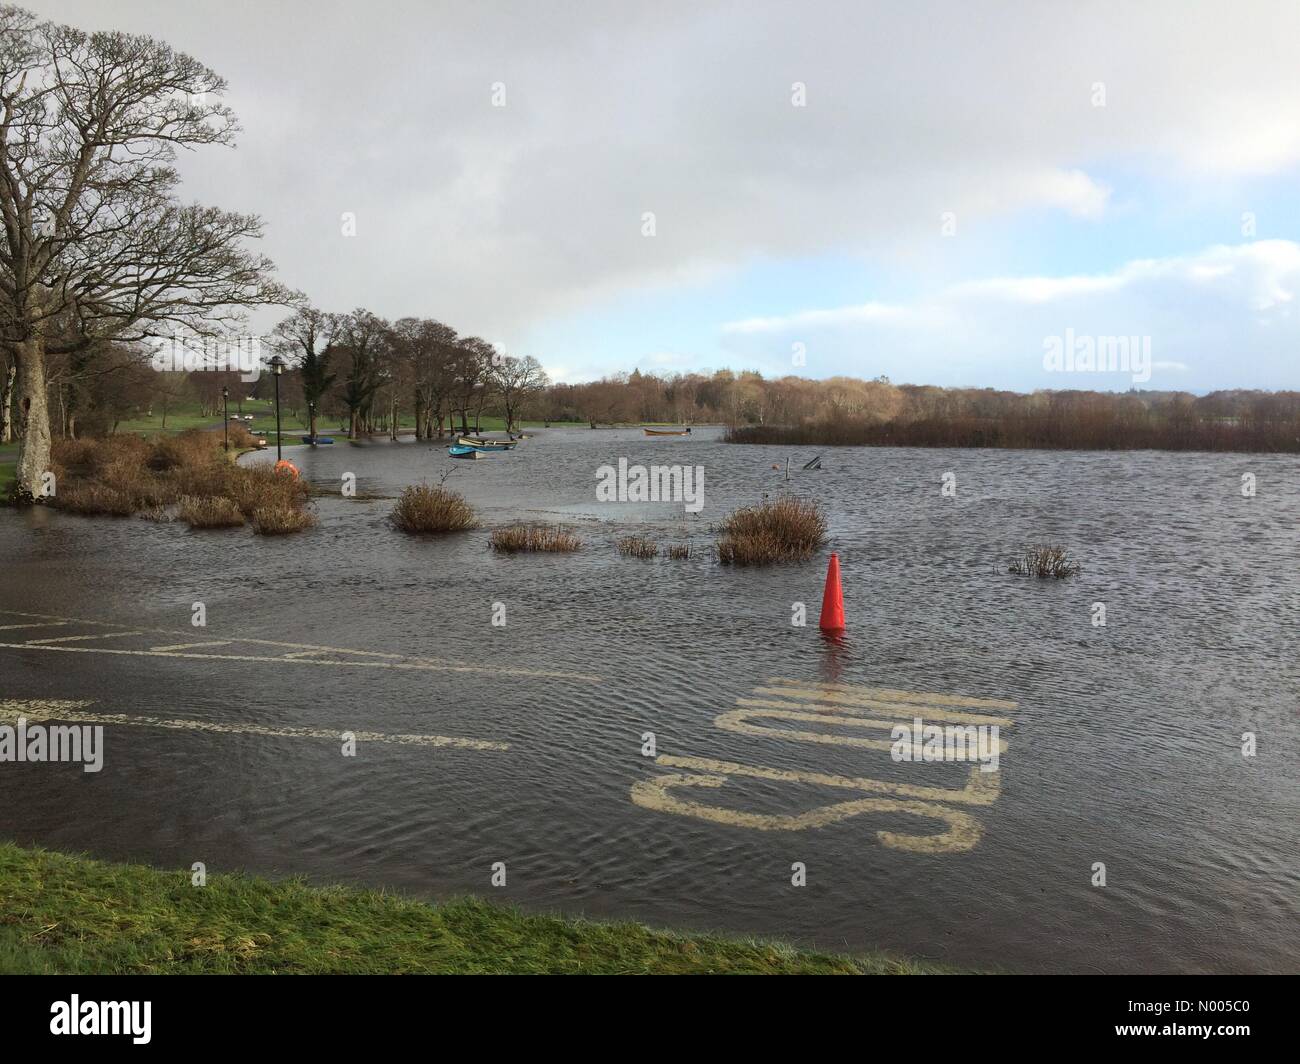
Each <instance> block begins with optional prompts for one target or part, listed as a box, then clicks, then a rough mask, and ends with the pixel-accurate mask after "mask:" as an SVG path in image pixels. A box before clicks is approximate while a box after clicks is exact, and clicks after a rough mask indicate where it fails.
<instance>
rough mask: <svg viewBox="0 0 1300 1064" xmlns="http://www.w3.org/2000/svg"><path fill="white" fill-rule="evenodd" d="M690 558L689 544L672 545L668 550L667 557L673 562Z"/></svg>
mask: <svg viewBox="0 0 1300 1064" xmlns="http://www.w3.org/2000/svg"><path fill="white" fill-rule="evenodd" d="M690 556H691V545H690V544H689V543H674V544H672V545H671V546H670V547H669V548H668V557H670V558H672V559H673V560H674V561H685V560H686V559H687V558H689V557H690Z"/></svg>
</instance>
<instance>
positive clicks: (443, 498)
mask: <svg viewBox="0 0 1300 1064" xmlns="http://www.w3.org/2000/svg"><path fill="white" fill-rule="evenodd" d="M285 479H288V478H285ZM389 520H390V521H391V522H392V523H393V527H394V528H397V529H399V530H400V531H402V532H411V533H426V532H427V533H443V532H464V531H466V530H467V529H471V528H476V527H477V526H478V519H477V518H476V517H475V515H474V510H473V508H472V507H471V506H470V504H469V503H467V502H466V501H465V500H464V499H463V498H462V497H461V496H459V495H457V494H456V493H455V492H454V491H448V490H447V489H446V488H443V487H437V488H433V487H430V486H429V485H428V484H413V485H411V486H410V487H409V488H406V489H404V490H403V491H402V495H401V498H399V499H398V500H397V505H396V506H394V507H393V512H392V513H391V514H390V515H389Z"/></svg>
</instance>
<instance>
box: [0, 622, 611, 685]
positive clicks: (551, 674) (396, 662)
mask: <svg viewBox="0 0 1300 1064" xmlns="http://www.w3.org/2000/svg"><path fill="white" fill-rule="evenodd" d="M0 615H8V616H11V617H30V618H35V619H39V620H44V621H47V622H54V621H57V622H60V623H62V624H69V623H71V624H86V625H92V626H95V627H101V628H125V627H126V626H125V625H119V624H117V623H115V622H113V621H94V620H86V619H84V618H77V617H61V616H59V615H57V614H48V613H24V612H21V611H19V610H0ZM146 632H148V633H152V634H160V635H188V634H190V633H188V632H181V631H176V630H175V629H168V628H142V629H138V633H139V634H143V633H146ZM221 642H223V643H248V644H250V645H253V646H264V647H275V648H277V649H283V650H286V651H313V652H316V653H324V654H349V655H352V656H354V657H361V658H375V659H383V660H378V661H317V660H313V659H311V658H307V657H298V656H289V655H269V654H268V655H235V654H184V653H172V652H170V651H169V652H165V653H164V652H160V651H158V650H157V649H154V650H113V649H109V648H106V647H104V648H101V647H62V646H48V645H41V646H30V645H28V644H26V643H0V648H9V649H21V648H23V647H27V649H29V650H67V651H80V652H83V653H95V654H132V655H137V656H142V657H171V658H209V659H214V660H218V661H278V662H283V663H288V664H300V665H338V666H355V667H380V668H382V667H388V668H396V669H417V670H426V671H437V672H470V673H492V674H494V675H504V676H528V677H534V678H539V679H553V680H573V681H576V682H579V683H600V682H601V678H600V677H599V676H595V675H592V674H588V673H577V672H563V671H558V670H551V669H524V668H511V667H509V666H482V665H467V664H465V663H463V662H457V661H446V660H442V659H437V658H424V657H418V656H415V655H405V654H391V653H386V652H384V651H379V650H352V649H349V648H347V647H331V646H320V645H316V644H312V643H287V642H282V641H279V640H272V639H254V638H248V637H242V636H236V637H234V638H232V639H228V640H222V641H221Z"/></svg>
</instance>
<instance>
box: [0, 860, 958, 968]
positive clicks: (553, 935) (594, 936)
mask: <svg viewBox="0 0 1300 1064" xmlns="http://www.w3.org/2000/svg"><path fill="white" fill-rule="evenodd" d="M941 970H942V969H938V968H935V967H933V966H929V965H921V964H917V963H913V962H910V961H904V960H899V959H897V958H893V957H889V956H885V955H883V954H877V955H871V956H867V957H840V956H833V955H828V954H820V953H810V952H804V951H802V950H796V949H793V948H791V947H789V946H784V945H780V944H777V943H771V942H756V941H740V940H734V939H726V938H719V937H716V936H712V935H678V934H674V933H670V932H664V931H653V930H651V929H649V928H646V927H643V926H642V925H640V924H630V923H622V924H603V923H591V922H588V921H585V920H568V919H561V918H559V917H553V916H527V915H524V914H523V913H520V912H518V911H516V910H514V909H510V908H505V907H503V906H498V905H492V904H489V903H487V902H484V901H480V900H477V899H468V898H467V899H461V900H457V901H453V902H449V903H447V904H444V905H428V904H425V903H424V902H419V901H412V900H407V899H403V898H399V897H394V896H393V895H391V894H381V893H378V892H375V891H364V890H354V889H351V888H346V887H328V888H316V887H308V886H306V885H304V884H303V883H301V882H299V881H297V880H290V881H286V882H271V881H269V880H265V879H259V878H254V877H248V876H242V875H209V876H208V880H207V885H206V886H203V887H195V886H192V885H191V883H190V873H189V872H162V871H158V870H157V869H153V868H147V867H144V866H141V865H127V864H109V863H107V862H103V861H95V860H91V859H89V858H86V857H78V856H70V855H67V854H60V853H53V852H50V851H48V850H41V849H32V848H27V847H22V846H16V845H14V844H13V843H0V972H3V973H6V974H72V975H79V974H163V973H166V974H185V973H192V974H198V973H207V974H223V973H224V974H235V973H238V974H275V973H285V974H288V973H300V974H302V973H356V974H396V973H446V974H488V973H520V974H524V973H554V974H593V975H598V974H606V975H614V974H664V975H667V974H687V973H717V974H727V973H735V974H742V973H749V974H773V975H792V974H846V975H853V974H862V975H871V974H880V975H886V974H890V975H894V974H896V975H907V974H911V975H920V974H927V973H937V972H939V971H941Z"/></svg>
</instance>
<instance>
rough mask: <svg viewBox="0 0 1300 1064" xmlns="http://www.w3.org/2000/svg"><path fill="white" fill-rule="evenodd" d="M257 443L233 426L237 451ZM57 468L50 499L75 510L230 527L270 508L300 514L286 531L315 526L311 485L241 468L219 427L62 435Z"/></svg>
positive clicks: (264, 469) (284, 520) (284, 522)
mask: <svg viewBox="0 0 1300 1064" xmlns="http://www.w3.org/2000/svg"><path fill="white" fill-rule="evenodd" d="M251 443H252V437H251V436H250V435H249V433H248V431H247V430H246V429H244V428H243V427H242V426H238V425H232V426H231V429H230V444H231V453H232V454H233V453H234V451H235V450H237V449H244V448H245V447H246V446H248V445H251ZM51 467H52V470H53V472H54V474H55V477H56V490H55V494H54V496H53V497H52V498H51V499H50V500H49V503H50V505H51V506H54V507H57V508H59V509H62V510H67V511H69V512H71V513H79V514H101V515H107V516H114V517H125V516H129V515H131V514H140V515H141V516H144V517H147V518H149V519H151V520H166V519H167V517H168V515H169V512H170V511H171V510H173V509H175V510H176V511H177V516H179V518H180V519H181V520H183V521H185V522H186V523H188V524H189V525H190V526H191V527H192V528H230V527H236V526H238V525H242V524H243V523H244V519H245V518H252V517H253V515H254V513H255V512H256V511H257V510H259V509H267V510H273V511H283V512H284V513H287V512H290V511H292V512H294V513H297V514H298V515H299V516H298V517H296V518H291V517H287V516H281V517H279V518H278V519H277V520H275V521H274V522H273V523H274V524H275V525H276V527H278V528H281V529H283V531H298V530H301V529H303V528H307V527H310V525H312V524H314V523H315V519H314V518H311V517H310V515H308V514H307V513H306V508H307V502H308V486H307V484H306V483H305V482H303V481H301V480H299V479H298V478H297V477H293V476H287V475H285V474H283V473H277V472H276V471H275V470H273V469H271V468H270V467H268V466H254V467H247V468H246V467H243V466H237V465H235V464H234V463H233V462H232V461H231V460H230V457H229V456H228V455H227V454H225V453H223V450H222V436H221V434H220V433H217V432H209V431H203V430H199V429H190V430H188V431H186V432H181V433H178V434H177V435H175V436H155V437H153V438H151V439H145V438H144V437H141V436H135V435H122V436H109V437H106V438H103V439H84V440H57V441H55V443H54V446H53V448H52V454H51ZM236 518H238V519H236Z"/></svg>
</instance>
